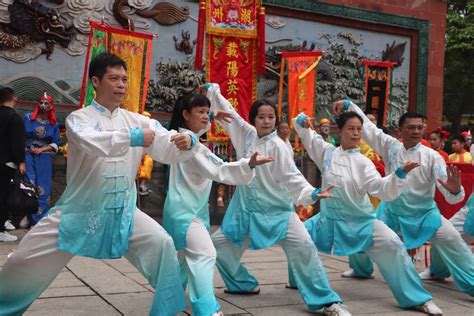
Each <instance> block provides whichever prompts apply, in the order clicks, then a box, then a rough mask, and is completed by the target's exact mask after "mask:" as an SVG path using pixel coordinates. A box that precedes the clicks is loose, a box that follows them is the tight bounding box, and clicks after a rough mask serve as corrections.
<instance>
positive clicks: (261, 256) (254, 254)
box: [242, 249, 286, 263]
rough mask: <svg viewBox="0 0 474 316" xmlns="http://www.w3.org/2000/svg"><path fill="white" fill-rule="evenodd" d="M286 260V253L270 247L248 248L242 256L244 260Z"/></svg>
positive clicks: (246, 261)
mask: <svg viewBox="0 0 474 316" xmlns="http://www.w3.org/2000/svg"><path fill="white" fill-rule="evenodd" d="M273 261H286V257H285V254H284V253H279V252H276V251H272V250H269V249H263V250H247V251H245V253H244V255H243V256H242V262H245V263H248V262H273Z"/></svg>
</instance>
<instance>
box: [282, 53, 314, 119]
mask: <svg viewBox="0 0 474 316" xmlns="http://www.w3.org/2000/svg"><path fill="white" fill-rule="evenodd" d="M320 56H321V52H301V53H299V52H298V53H283V55H282V58H286V59H287V61H288V117H290V118H292V117H296V116H297V115H298V113H300V112H304V113H305V114H306V115H308V116H309V117H313V116H314V91H315V90H314V89H315V79H316V73H315V71H316V65H317V63H318V60H319V58H320ZM308 71H309V72H308ZM305 72H307V74H306V75H305V76H304V78H301V79H300V76H301V75H304V73H305ZM280 80H281V79H280Z"/></svg>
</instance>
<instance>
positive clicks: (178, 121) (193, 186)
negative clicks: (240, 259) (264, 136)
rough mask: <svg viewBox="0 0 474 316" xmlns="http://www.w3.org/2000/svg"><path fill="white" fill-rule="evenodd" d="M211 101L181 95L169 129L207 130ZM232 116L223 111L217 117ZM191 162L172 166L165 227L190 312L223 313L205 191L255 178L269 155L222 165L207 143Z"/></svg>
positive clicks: (200, 313) (255, 155) (200, 146)
mask: <svg viewBox="0 0 474 316" xmlns="http://www.w3.org/2000/svg"><path fill="white" fill-rule="evenodd" d="M210 106H211V103H210V101H209V99H208V98H207V97H206V96H204V95H201V94H199V95H196V96H194V97H192V98H191V99H190V100H189V98H184V97H183V98H180V99H178V101H177V102H176V105H175V107H174V109H173V116H172V117H171V122H170V126H169V128H170V129H174V130H180V131H183V132H189V133H193V134H194V135H195V136H196V138H199V136H200V135H201V134H202V133H203V132H206V131H207V130H208V126H209V121H210V120H209V108H210ZM220 117H222V118H226V117H227V118H226V119H230V118H229V115H228V114H226V113H225V112H219V113H216V118H220ZM196 146H198V147H199V149H198V151H197V154H196V155H195V156H194V157H193V158H191V159H190V160H187V161H184V162H177V163H174V164H172V165H171V166H170V178H169V189H168V195H167V196H166V201H165V206H164V210H163V227H164V228H165V229H166V230H167V231H168V233H169V234H170V235H171V237H173V240H174V244H175V247H176V249H177V250H178V260H179V263H180V266H181V277H182V281H183V283H184V287H186V285H189V297H190V300H191V306H192V309H193V315H197V316H199V315H202V316H209V315H222V312H221V311H220V309H221V307H220V305H219V303H218V302H217V300H216V297H215V295H214V284H213V279H214V266H215V264H216V249H215V248H214V245H213V244H212V240H211V236H210V234H209V228H210V223H209V194H210V192H211V188H212V181H216V182H220V183H225V184H230V185H244V184H248V183H249V182H250V181H252V179H253V177H254V176H255V171H254V170H253V169H254V168H255V167H256V166H257V165H261V164H263V163H267V162H270V161H272V158H257V153H255V154H254V155H253V156H252V157H251V158H250V159H241V160H239V161H236V162H230V163H225V162H223V161H222V160H221V159H220V158H219V157H217V156H216V155H214V154H213V153H212V152H211V151H210V150H209V149H208V148H207V147H206V146H204V145H202V144H197V145H196Z"/></svg>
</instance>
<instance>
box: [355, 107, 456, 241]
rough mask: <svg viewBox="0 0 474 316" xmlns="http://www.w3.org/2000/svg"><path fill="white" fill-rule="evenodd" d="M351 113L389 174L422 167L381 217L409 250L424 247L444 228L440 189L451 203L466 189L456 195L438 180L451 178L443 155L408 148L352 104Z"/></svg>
mask: <svg viewBox="0 0 474 316" xmlns="http://www.w3.org/2000/svg"><path fill="white" fill-rule="evenodd" d="M348 110H349V111H354V112H356V113H357V114H359V115H360V116H361V117H362V118H363V120H364V124H363V132H362V137H363V138H364V140H365V141H366V142H367V144H369V146H370V147H372V148H373V149H374V150H375V151H376V152H377V153H380V154H381V155H382V157H383V160H384V162H385V172H386V173H387V174H389V173H392V172H394V171H395V170H396V169H397V168H398V167H400V166H403V165H404V164H405V163H406V162H408V161H413V162H417V163H419V164H420V166H419V167H418V168H415V169H414V170H413V171H411V172H410V174H409V175H408V179H407V181H408V188H407V190H405V191H404V192H403V193H402V194H401V195H400V197H399V198H398V199H395V200H394V201H390V202H386V203H381V204H380V206H379V209H378V217H379V218H380V219H382V220H383V221H384V222H385V223H386V224H387V225H388V226H390V227H391V228H392V229H393V230H395V231H399V230H400V231H401V233H402V236H403V240H404V243H405V245H406V246H407V248H408V249H412V248H416V247H419V246H421V245H422V244H423V243H425V242H426V241H428V240H430V239H431V238H432V237H433V235H434V234H435V232H436V231H437V230H438V228H439V227H440V226H441V217H440V212H439V209H438V206H437V205H436V203H435V202H434V195H435V189H436V187H437V188H438V189H439V190H440V192H441V193H442V194H443V195H444V197H445V198H446V201H447V202H448V203H451V204H456V203H459V202H461V201H462V200H463V199H464V188H463V187H461V192H459V193H458V194H452V193H450V192H449V191H448V190H446V189H445V188H444V187H443V186H442V185H441V184H440V183H439V182H438V179H442V180H444V181H445V180H446V179H447V173H446V163H445V161H444V159H443V158H442V157H441V155H440V154H439V153H437V152H436V151H434V150H433V149H431V148H428V147H426V146H423V145H421V144H420V143H419V144H417V145H416V146H414V147H412V148H409V149H406V148H405V146H404V145H403V143H401V142H400V141H399V140H398V139H396V138H394V137H392V136H390V135H387V134H385V133H384V132H383V131H382V130H381V129H379V128H377V127H376V126H375V125H374V124H373V123H372V122H371V121H370V120H369V119H368V118H367V117H366V116H365V114H364V112H363V111H362V110H361V109H360V108H359V107H358V106H357V105H355V104H354V103H351V105H350V106H349V108H348Z"/></svg>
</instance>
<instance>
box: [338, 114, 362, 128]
mask: <svg viewBox="0 0 474 316" xmlns="http://www.w3.org/2000/svg"><path fill="white" fill-rule="evenodd" d="M352 118H358V119H359V121H360V123H361V124H364V120H363V119H362V117H361V116H360V115H359V114H357V113H356V112H353V111H349V112H344V113H342V114H341V115H339V117H338V118H337V119H336V124H337V127H338V128H339V129H342V128H343V127H344V125H346V123H347V121H348V120H350V119H352Z"/></svg>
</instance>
